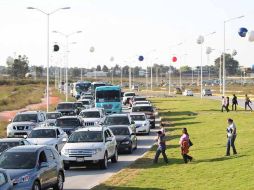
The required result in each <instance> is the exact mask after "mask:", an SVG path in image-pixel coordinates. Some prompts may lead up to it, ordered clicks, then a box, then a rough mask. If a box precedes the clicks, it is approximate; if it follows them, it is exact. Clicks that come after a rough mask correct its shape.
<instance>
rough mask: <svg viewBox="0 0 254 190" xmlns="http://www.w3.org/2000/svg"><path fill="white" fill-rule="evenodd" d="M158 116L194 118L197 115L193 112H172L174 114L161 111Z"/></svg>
mask: <svg viewBox="0 0 254 190" xmlns="http://www.w3.org/2000/svg"><path fill="white" fill-rule="evenodd" d="M159 115H160V116H183V115H186V116H196V115H198V114H197V113H195V112H192V111H180V112H177V111H174V112H171V111H161V112H160V113H159Z"/></svg>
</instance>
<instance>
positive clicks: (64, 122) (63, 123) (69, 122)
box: [56, 118, 79, 128]
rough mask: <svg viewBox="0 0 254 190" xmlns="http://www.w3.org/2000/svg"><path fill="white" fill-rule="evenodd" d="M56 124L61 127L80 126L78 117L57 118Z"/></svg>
mask: <svg viewBox="0 0 254 190" xmlns="http://www.w3.org/2000/svg"><path fill="white" fill-rule="evenodd" d="M56 126H59V127H73V128H75V127H78V126H79V121H78V119H75V118H73V119H72V118H64V119H63V118H62V119H57V120H56Z"/></svg>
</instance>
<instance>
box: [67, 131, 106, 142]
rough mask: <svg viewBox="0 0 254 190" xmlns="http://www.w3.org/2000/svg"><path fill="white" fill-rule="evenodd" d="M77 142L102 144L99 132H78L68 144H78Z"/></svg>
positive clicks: (71, 137)
mask: <svg viewBox="0 0 254 190" xmlns="http://www.w3.org/2000/svg"><path fill="white" fill-rule="evenodd" d="M78 142H103V138H102V132H101V131H78V132H74V133H73V134H72V135H71V136H70V138H69V140H68V143H78Z"/></svg>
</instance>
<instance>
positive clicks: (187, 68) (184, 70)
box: [181, 65, 191, 73]
mask: <svg viewBox="0 0 254 190" xmlns="http://www.w3.org/2000/svg"><path fill="white" fill-rule="evenodd" d="M181 72H183V73H188V72H191V67H189V66H188V65H185V66H182V67H181Z"/></svg>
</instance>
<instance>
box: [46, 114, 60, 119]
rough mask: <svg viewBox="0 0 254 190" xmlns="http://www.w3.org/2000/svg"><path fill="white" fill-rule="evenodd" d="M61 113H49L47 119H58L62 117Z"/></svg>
mask: <svg viewBox="0 0 254 190" xmlns="http://www.w3.org/2000/svg"><path fill="white" fill-rule="evenodd" d="M61 115H62V114H61V113H47V119H57V118H59V117H61Z"/></svg>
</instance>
